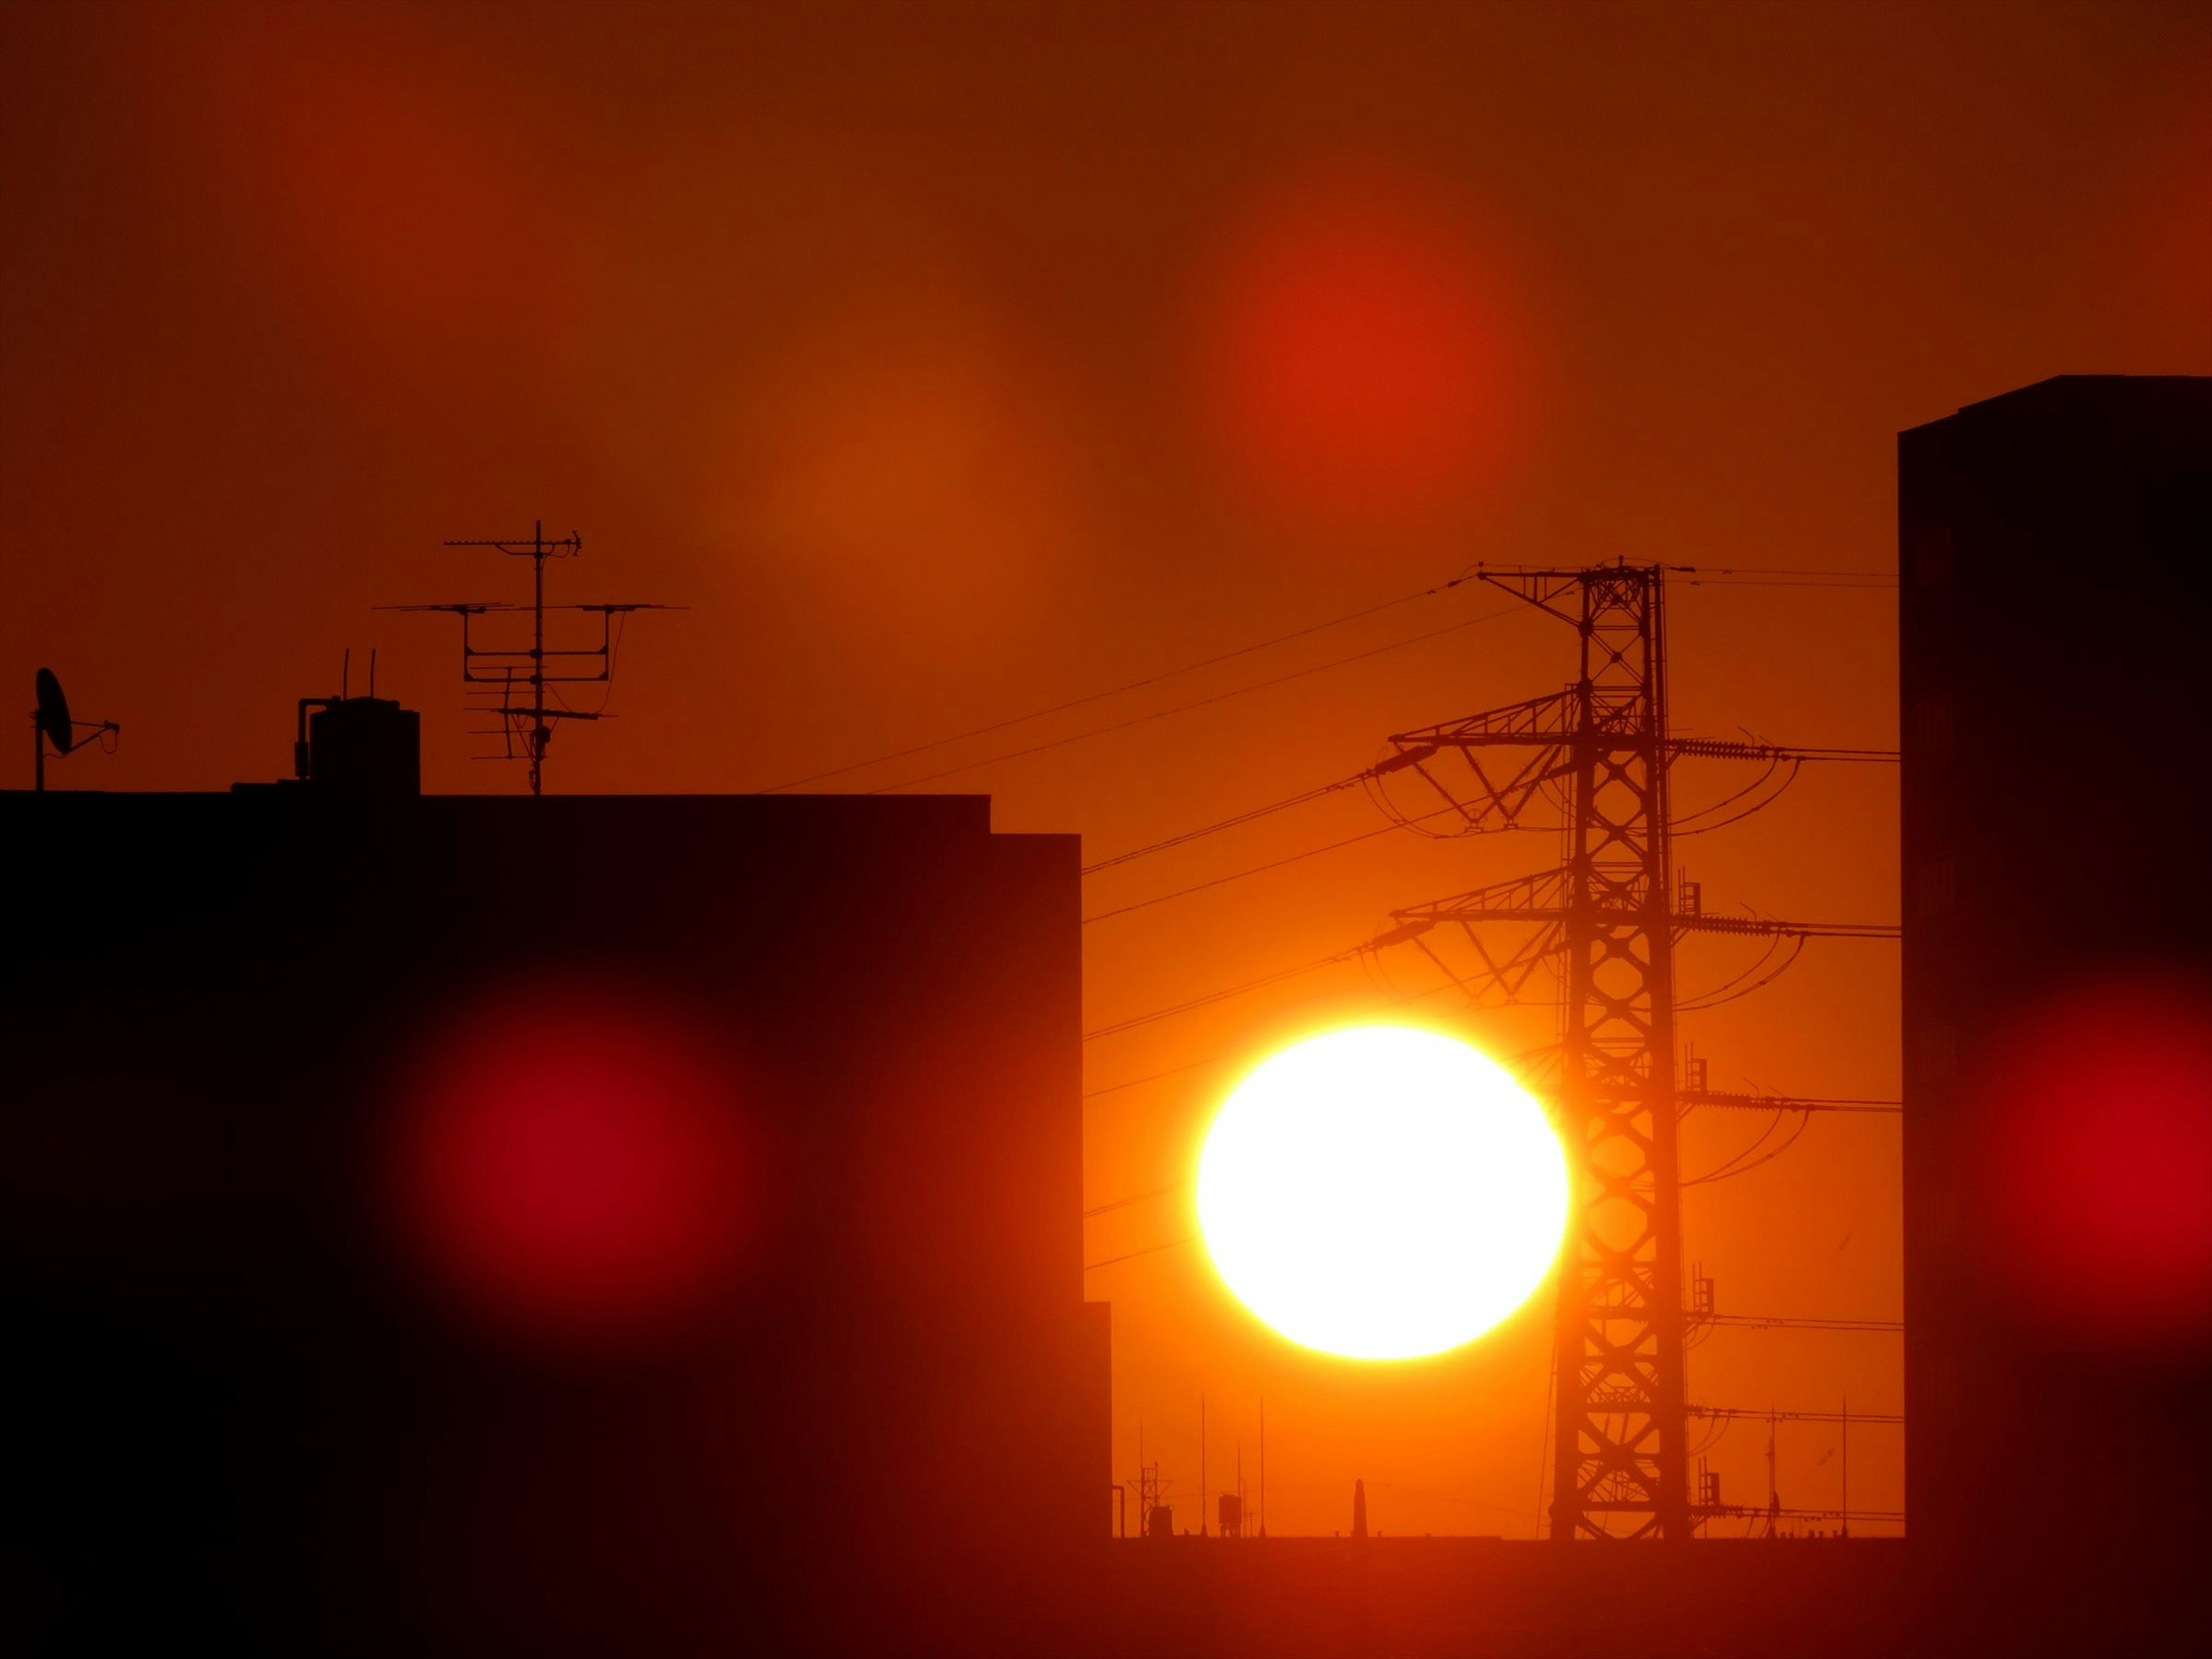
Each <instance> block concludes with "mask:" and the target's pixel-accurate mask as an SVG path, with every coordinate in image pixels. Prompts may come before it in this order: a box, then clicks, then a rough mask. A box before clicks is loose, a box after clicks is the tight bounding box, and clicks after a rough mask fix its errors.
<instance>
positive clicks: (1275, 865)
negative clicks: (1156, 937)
mask: <svg viewBox="0 0 2212 1659" xmlns="http://www.w3.org/2000/svg"><path fill="white" fill-rule="evenodd" d="M1456 811H1459V808H1457V807H1456V806H1440V807H1438V808H1437V810H1436V811H1433V812H1425V813H1423V814H1422V815H1421V817H1420V818H1407V819H1404V820H1402V821H1401V822H1398V823H1386V824H1384V825H1383V826H1382V827H1381V828H1380V829H1363V830H1361V831H1360V832H1359V833H1358V835H1356V836H1346V837H1345V838H1344V839H1343V840H1342V841H1333V842H1329V843H1328V845H1326V846H1323V847H1309V848H1306V850H1305V851H1304V852H1303V853H1292V854H1290V855H1289V856H1288V857H1285V858H1279V859H1273V860H1269V861H1268V862H1267V863H1266V864H1255V865H1253V866H1251V867H1250V868H1249V869H1245V870H1232V871H1231V872H1230V873H1229V874H1227V875H1225V876H1216V877H1214V878H1213V879H1212V880H1211V881H1201V882H1199V883H1197V884H1194V885H1192V886H1189V887H1178V888H1176V890H1175V891H1173V892H1171V893H1160V894H1156V895H1155V896H1152V897H1151V898H1148V899H1139V900H1137V901H1136V902H1134V903H1131V904H1124V905H1121V906H1118V907H1117V908H1114V909H1111V910H1101V911H1099V912H1098V914H1097V915H1091V916H1085V917H1084V919H1083V925H1084V926H1085V927H1089V926H1091V923H1092V922H1094V921H1106V920H1107V919H1108V918H1109V917H1111V916H1126V915H1128V914H1129V912H1130V911H1132V910H1143V909H1147V908H1150V907H1152V905H1155V904H1165V903H1166V902H1168V901H1169V900H1170V899H1179V898H1187V897H1188V896H1190V895H1191V894H1193V893H1203V892H1204V891H1206V889H1207V888H1209V887H1222V886H1225V885H1227V884H1229V883H1231V882H1232V881H1242V880H1243V879H1244V878H1246V877H1247V876H1258V875H1264V874H1266V873H1267V872H1268V871H1270V870H1279V869H1281V868H1282V867H1283V866H1285V865H1286V864H1296V863H1297V862H1299V861H1300V860H1304V859H1311V858H1319V857H1320V856H1321V855H1322V854H1323V853H1334V852H1335V851H1337V850H1338V849H1339V848H1345V847H1352V846H1356V845H1357V844H1358V843H1359V842H1363V841H1373V840H1374V839H1375V838H1376V836H1388V835H1391V834H1393V833H1395V831H1397V830H1400V829H1406V828H1407V827H1408V826H1409V825H1412V824H1415V823H1420V822H1421V821H1422V818H1435V817H1443V816H1444V815H1445V814H1446V813H1448V812H1456Z"/></svg>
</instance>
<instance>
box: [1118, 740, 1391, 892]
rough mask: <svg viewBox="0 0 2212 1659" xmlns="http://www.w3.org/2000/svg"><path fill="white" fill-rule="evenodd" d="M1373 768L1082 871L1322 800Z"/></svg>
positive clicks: (1148, 854) (1140, 856)
mask: <svg viewBox="0 0 2212 1659" xmlns="http://www.w3.org/2000/svg"><path fill="white" fill-rule="evenodd" d="M1373 771H1374V769H1373V768H1371V767H1370V768H1369V769H1368V770H1367V771H1364V772H1354V773H1353V774H1352V775H1351V776H1350V777H1348V778H1339V779H1338V780H1337V781H1335V782H1334V783H1324V784H1322V785H1320V786H1319V787H1316V788H1312V789H1302V790H1300V791H1299V792H1298V793H1297V794H1295V795H1285V796H1284V797H1283V799H1280V800H1278V801H1270V802H1269V803H1268V804H1267V805H1265V806H1255V807H1253V808H1251V809H1250V810H1249V811H1243V812H1239V813H1237V814H1236V815H1235V816H1234V817H1225V818H1223V819H1221V820H1219V821H1218V822H1217V823H1207V824H1201V825H1200V826H1199V827H1198V828H1197V829H1186V830H1184V831H1183V832H1182V834H1181V835H1177V836H1169V837H1168V838H1167V839H1166V840H1164V841H1156V842H1148V843H1147V844H1146V845H1145V846H1142V847H1133V848H1130V849H1129V850H1128V851H1127V852H1126V853H1116V854H1114V856H1113V857H1112V858H1109V859H1101V860H1098V862H1097V863H1096V864H1086V865H1085V866H1083V873H1084V874H1085V875H1086V876H1095V875H1097V873H1098V872H1100V871H1102V870H1111V869H1113V868H1114V867H1115V866H1117V865H1123V864H1132V863H1134V862H1135V861H1136V860H1139V859H1145V858H1150V857H1152V854H1155V853H1164V852H1166V851H1168V850H1169V849H1170V848H1176V847H1181V846H1182V845H1184V844H1185V843H1186V842H1194V841H1200V840H1202V839H1204V838H1205V837H1206V836H1215V835H1219V834H1220V833H1221V832H1222V831H1223V830H1225V829H1237V828H1239V827H1241V826H1243V825H1244V824H1247V823H1255V822H1256V821H1257V820H1259V819H1261V818H1264V817H1272V816H1273V815H1274V814H1275V813H1277V812H1285V811H1289V810H1290V809H1291V807H1293V806H1304V805H1305V804H1306V803H1307V802H1309V801H1316V800H1321V799H1324V798H1325V797H1327V796H1329V795H1334V794H1335V793H1338V792H1339V791H1340V790H1345V789H1353V788H1357V787H1358V786H1359V785H1360V784H1362V783H1364V782H1365V781H1367V780H1368V778H1369V777H1370V776H1371V775H1373Z"/></svg>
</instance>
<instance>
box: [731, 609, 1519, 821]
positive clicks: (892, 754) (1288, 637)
mask: <svg viewBox="0 0 2212 1659" xmlns="http://www.w3.org/2000/svg"><path fill="white" fill-rule="evenodd" d="M1473 580H1475V578H1474V576H1473V575H1472V574H1468V575H1462V576H1455V577H1453V578H1452V579H1451V580H1449V581H1448V582H1438V583H1437V585H1436V586H1433V587H1425V588H1422V589H1421V590H1420V591H1419V592H1416V593H1401V594H1400V595H1399V596H1398V597H1397V598H1396V599H1385V600H1383V603H1382V604H1380V605H1368V606H1366V607H1365V608H1364V609H1363V610H1358V611H1346V613H1345V614H1344V615H1343V616H1341V617H1330V618H1329V619H1328V621H1327V622H1318V623H1311V624H1310V625H1309V626H1307V627H1304V628H1298V629H1291V632H1289V633H1287V634H1278V635H1275V636H1274V637H1273V638H1272V639H1266V640H1261V641H1256V642H1255V643H1254V644H1251V645H1240V646H1238V647H1237V649H1235V650H1234V651H1224V652H1222V653H1220V654H1219V655H1218V656H1212V657H1203V658H1200V659H1199V660H1198V661H1196V662H1187V663H1184V664H1183V665H1182V666H1181V667H1179V668H1167V669H1163V670H1161V671H1159V672H1158V673H1157V674H1147V675H1146V676H1144V677H1143V678H1139V679H1133V680H1127V681H1124V682H1123V683H1122V684H1120V685H1115V686H1109V687H1108V688H1107V689H1106V690H1103V691H1092V692H1089V693H1086V694H1085V696H1080V697H1071V698H1069V699H1068V700H1067V701H1066V702H1056V703H1054V704H1053V705H1051V706H1050V707H1049V708H1038V709H1033V710H1032V711H1030V713H1029V714H1016V715H1013V716H1012V717H1010V718H1009V719H1006V720H993V721H992V722H991V723H990V724H989V725H987V726H971V727H969V729H968V730H967V731H965V732H954V733H953V734H952V735H951V737H946V738H931V739H930V740H929V741H928V742H927V743H917V744H912V745H910V746H909V747H908V748H905V749H894V750H890V751H888V752H887V753H884V754H881V755H875V756H872V757H869V758H868V759H866V760H862V761H854V762H852V763H849V764H848V765H844V766H833V767H831V768H830V769H829V770H828V771H826V772H811V773H809V774H808V775H806V776H805V777H803V778H792V779H789V780H787V781H785V782H782V783H773V784H770V785H769V787H767V788H765V789H762V790H759V791H757V792H756V793H760V794H763V795H773V794H777V793H781V791H783V790H786V789H796V788H798V787H799V786H800V785H801V784H807V783H819V782H821V781H823V779H824V778H841V777H843V776H845V775H847V774H848V773H851V772H865V771H866V770H867V769H868V768H870V767H872V766H881V765H884V764H885V763H888V762H890V761H895V760H904V759H906V758H907V757H908V756H910V755H924V754H927V753H928V752H929V751H930V750H933V749H943V748H945V747H946V746H947V745H949V744H956V743H964V742H965V741H966V740H967V739H969V738H981V737H987V736H988V735H989V734H990V733H992V732H1003V731H1005V730H1006V729H1007V728H1008V727H1009V726H1026V725H1028V724H1029V722H1030V721H1031V720H1043V719H1045V718H1047V717H1048V716H1049V715H1053V714H1066V712H1067V711H1068V710H1069V709H1071V708H1084V707H1085V706H1086V705H1088V704H1091V703H1094V702H1105V701H1106V700H1107V699H1108V698H1109V697H1118V696H1122V695H1123V694H1125V693H1127V692H1130V691H1141V690H1144V689H1145V687H1146V686H1148V685H1158V684H1160V683H1161V682H1162V681H1163V680H1171V679H1176V678H1180V677H1181V676H1182V675H1185V674H1195V673H1196V672H1198V671H1199V670H1200V669H1202V668H1212V667H1214V666H1216V665H1218V664H1221V663H1225V662H1234V661H1235V660H1236V659H1237V658H1239V657H1249V656H1251V655H1252V654H1253V653H1255V652H1260V651H1268V650H1272V649H1273V648H1274V647H1276V646H1279V645H1288V644H1289V643H1290V642H1291V641H1293V640H1302V639H1304V638H1306V637H1308V636H1309V635H1314V634H1324V633H1327V632H1328V630H1329V629H1332V628H1342V627H1343V626H1345V625H1346V623H1355V622H1358V621H1359V620H1361V619H1362V618H1363V617H1374V616H1379V615H1381V614H1382V613H1383V611H1394V610H1395V609H1397V607H1398V606H1400V605H1411V604H1413V602H1414V601H1415V600H1417V599H1431V598H1434V597H1435V596H1436V595H1437V594H1439V593H1443V592H1449V591H1450V590H1451V589H1453V588H1455V587H1457V586H1460V585H1461V584H1462V582H1469V581H1473ZM893 787H897V786H896V785H894V786H893Z"/></svg>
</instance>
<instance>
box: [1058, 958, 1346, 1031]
mask: <svg viewBox="0 0 2212 1659" xmlns="http://www.w3.org/2000/svg"><path fill="white" fill-rule="evenodd" d="M1366 948H1367V947H1366V946H1364V945H1358V946H1355V947H1354V948H1353V949H1352V950H1349V951H1337V952H1336V953H1335V954H1334V956H1326V957H1316V958H1315V959H1314V960H1313V961H1311V962H1307V963H1300V964H1299V965H1298V966H1297V967H1296V968H1285V969H1281V970H1280V971H1279V972H1276V973H1273V974H1266V975H1261V977H1260V978H1258V979H1251V980H1247V981H1244V982H1243V984H1242V985H1231V986H1228V987H1225V988H1223V989H1221V990H1218V991H1209V992H1207V993H1206V994H1205V995H1204V996H1199V997H1193V998H1191V999H1190V1000H1188V1001H1187V1002H1178V1003H1175V1004H1173V1005H1172V1006H1169V1007H1165V1008H1155V1009H1153V1010H1152V1012H1150V1013H1145V1014H1135V1015H1132V1016H1131V1017H1130V1018H1127V1019H1121V1020H1116V1021H1115V1022H1114V1023H1113V1024H1110V1025H1101V1026H1100V1027H1098V1028H1097V1030H1092V1031H1085V1033H1084V1034H1083V1040H1084V1041H1085V1042H1097V1040H1098V1039H1099V1038H1100V1037H1109V1036H1120V1035H1121V1033H1122V1032H1124V1031H1133V1030H1136V1029H1137V1027H1139V1025H1150V1024H1152V1022H1153V1021H1155V1020H1161V1019H1171V1018H1174V1017H1175V1016H1176V1015H1177V1014H1187V1013H1189V1012H1191V1011H1193V1010H1194V1009H1198V1008H1206V1007H1210V1006H1212V1005H1213V1004H1214V1003H1217V1002H1226V1001H1228V1000H1230V999H1231V997H1241V996H1243V994H1245V993H1246V992H1248V991H1257V990H1259V989H1261V987H1265V986H1269V985H1279V984H1280V983H1281V982H1282V981H1285V980H1286V979H1297V978H1298V977H1299V976H1300V975H1304V974H1310V973H1313V972H1316V970H1318V969H1322V968H1328V967H1333V966H1334V964H1336V963H1340V962H1350V961H1352V959H1353V958H1354V957H1357V956H1358V955H1359V953H1360V951H1364V950H1365V949H1366Z"/></svg>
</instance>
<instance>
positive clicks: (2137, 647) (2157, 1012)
mask: <svg viewBox="0 0 2212 1659" xmlns="http://www.w3.org/2000/svg"><path fill="white" fill-rule="evenodd" d="M1899 542H1900V561H1901V571H1900V576H1901V623H1900V628H1901V632H1900V641H1901V650H1900V661H1901V674H1902V687H1901V691H1902V707H1901V716H1902V721H1903V728H1904V730H1903V749H1904V769H1903V770H1904V776H1903V787H1904V809H1903V811H1904V821H1903V834H1904V848H1903V851H1904V876H1905V908H1904V915H1905V956H1904V999H1905V1112H1906V1116H1905V1297H1906V1338H1907V1349H1906V1353H1907V1359H1906V1410H1907V1432H1908V1434H1909V1435H1910V1437H1911V1440H1910V1446H1909V1452H1908V1459H1907V1470H1908V1474H1907V1510H1908V1521H1907V1526H1908V1529H1909V1532H1910V1534H1911V1549H1912V1553H1913V1556H1914V1558H1915V1559H1916V1561H1917V1564H1918V1565H1919V1566H1920V1567H1921V1568H1922V1569H1923V1571H1922V1572H1921V1574H1920V1575H1919V1576H1920V1577H1921V1578H1922V1582H1923V1584H1924V1585H1925V1586H1926V1589H1925V1590H1924V1591H1923V1599H1924V1602H1925V1605H1926V1606H1927V1607H1929V1611H1930V1614H1931V1617H1932V1618H1934V1619H1935V1620H1937V1621H1938V1622H1937V1624H1936V1626H1935V1628H1936V1629H1939V1630H1940V1629H1942V1628H1944V1627H1945V1626H1944V1625H1943V1622H1942V1621H1946V1620H1948V1625H1949V1627H1950V1628H1951V1629H1953V1630H1954V1632H1955V1636H1954V1650H1961V1651H1982V1650H2005V1651H2021V1650H2075V1651H2079V1650H2086V1649H2087V1648H2089V1647H2092V1646H2096V1647H2101V1648H2103V1649H2104V1650H2108V1651H2118V1650H2126V1649H2128V1648H2129V1647H2130V1638H2133V1639H2135V1640H2139V1641H2148V1639H2149V1638H2151V1637H2152V1636H2154V1634H2157V1633H2161V1632H2164V1631H2165V1630H2166V1628H2167V1627H2168V1621H2169V1620H2171V1619H2172V1618H2173V1617H2174V1615H2176V1614H2177V1613H2179V1611H2180V1607H2181V1601H2180V1598H2181V1596H2182V1595H2184V1594H2185V1590H2186V1589H2187V1586H2188V1585H2189V1583H2191V1581H2193V1580H2194V1579H2195V1578H2196V1577H2197V1574H2198V1572H2199V1571H2200V1570H2201V1560H2199V1559H2197V1558H2198V1557H2200V1556H2201V1551H2202V1548H2203V1513H2202V1505H2203V1492H2204V1491H2205V1489H2206V1477H2207V1476H2208V1475H2212V1426H2208V1425H2207V1421H2206V1419H2205V1414H2204V1413H2203V1411H2202V1410H2201V1409H2200V1407H2201V1405H2202V1403H2203V1401H2204V1400H2205V1399H2206V1398H2207V1397H2208V1384H2212V1368H2208V1363H2207V1356H2208V1352H2212V1340H2208V1339H2212V1330H2208V1326H2212V1185H2208V1183H2212V1095H2208V1093H2207V1089H2208V1085H2212V1069H2204V1068H2206V1067H2212V858H2208V856H2207V853H2208V848H2212V829H2208V817H2207V812H2208V809H2209V808H2212V749H2208V746H2207V738H2206V732H2207V730H2208V727H2207V725H2206V714H2205V709H2204V688H2205V656H2204V653H2205V644H2204V641H2205V626H2206V618H2207V617H2208V616H2212V380H2201V379H2184V378H2144V379H2135V378H2122V377H2106V376H2097V377H2066V378H2062V379H2058V380H2045V381H2044V382H2042V383H2040V384H2039V385H2035V386H2028V387H2026V388H2024V389H2023V390H2021V391H2018V392H2011V393H2008V394H2007V395H2005V396H2003V397H1999V398H1991V399H1990V400H1988V401H1987V402H1984V403H1978V404H1972V405H1971V406H1969V407H1967V408H1965V409H1962V410H1960V411H1959V412H1958V413H1957V414H1955V415H1953V416H1949V417H1948V418H1946V419H1943V420H1939V421H1936V422H1932V423H1930V424H1929V425H1926V426H1923V427H1918V428H1914V429H1913V430H1911V431H1909V432H1906V433H1905V434H1904V435H1902V436H1901V438H1900V440H1899ZM2192 1055H2194V1056H2195V1058H2193V1059H2192V1057H2191V1056H2192ZM2192 1074H2193V1076H2194V1081H2192V1080H2191V1077H2192ZM2192 1126H2193V1127H2192ZM2192 1170H2193V1173H2192ZM2192 1562H2194V1563H2195V1565H2192ZM2135 1650H2142V1649H2140V1648H2138V1649H2135Z"/></svg>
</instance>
